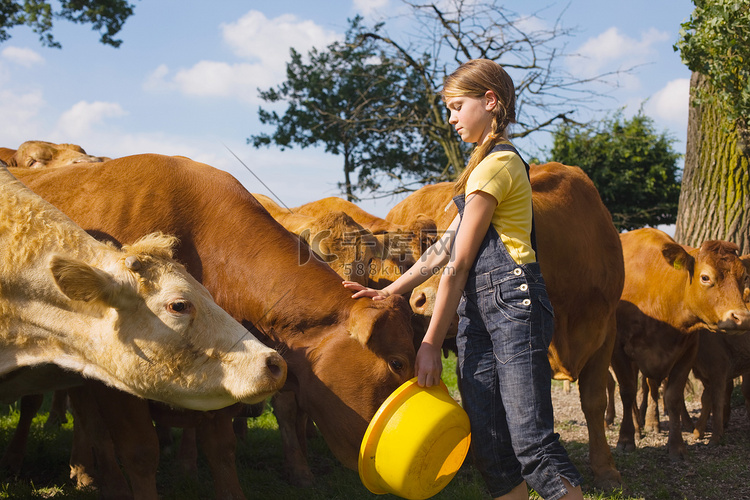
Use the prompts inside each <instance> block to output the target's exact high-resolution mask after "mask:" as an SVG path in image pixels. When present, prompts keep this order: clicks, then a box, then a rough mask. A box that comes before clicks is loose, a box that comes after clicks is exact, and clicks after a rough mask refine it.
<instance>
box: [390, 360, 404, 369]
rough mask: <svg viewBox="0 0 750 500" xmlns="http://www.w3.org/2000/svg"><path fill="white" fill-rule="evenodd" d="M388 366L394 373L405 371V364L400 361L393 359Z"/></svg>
mask: <svg viewBox="0 0 750 500" xmlns="http://www.w3.org/2000/svg"><path fill="white" fill-rule="evenodd" d="M388 364H389V365H390V367H391V370H393V371H394V372H400V371H401V370H403V369H404V363H402V362H401V360H400V359H392V360H390V361H389V362H388Z"/></svg>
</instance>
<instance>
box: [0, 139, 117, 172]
mask: <svg viewBox="0 0 750 500" xmlns="http://www.w3.org/2000/svg"><path fill="white" fill-rule="evenodd" d="M108 159H109V158H105V157H102V156H92V155H90V154H87V153H86V151H84V150H83V148H82V147H81V146H78V145H77V144H54V143H52V142H46V141H26V142H24V143H23V144H21V145H20V146H18V149H17V150H14V149H9V148H0V160H2V161H4V162H5V163H6V165H7V166H9V167H23V168H51V167H64V166H67V165H75V164H77V163H100V162H103V161H106V160H108Z"/></svg>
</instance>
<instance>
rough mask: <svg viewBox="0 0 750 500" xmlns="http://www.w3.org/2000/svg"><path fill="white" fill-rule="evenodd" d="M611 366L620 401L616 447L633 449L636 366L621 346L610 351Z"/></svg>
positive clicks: (636, 384)
mask: <svg viewBox="0 0 750 500" xmlns="http://www.w3.org/2000/svg"><path fill="white" fill-rule="evenodd" d="M612 368H613V369H614V371H615V377H617V382H618V384H620V400H621V401H622V423H621V424H620V435H619V437H618V439H617V449H618V450H622V451H633V450H635V427H634V424H633V420H634V415H633V413H634V411H633V409H634V405H635V400H636V395H637V392H638V367H637V366H636V365H635V363H634V362H633V361H632V360H631V359H630V358H628V356H627V354H625V352H624V350H623V349H622V347H621V346H615V349H614V352H613V353H612Z"/></svg>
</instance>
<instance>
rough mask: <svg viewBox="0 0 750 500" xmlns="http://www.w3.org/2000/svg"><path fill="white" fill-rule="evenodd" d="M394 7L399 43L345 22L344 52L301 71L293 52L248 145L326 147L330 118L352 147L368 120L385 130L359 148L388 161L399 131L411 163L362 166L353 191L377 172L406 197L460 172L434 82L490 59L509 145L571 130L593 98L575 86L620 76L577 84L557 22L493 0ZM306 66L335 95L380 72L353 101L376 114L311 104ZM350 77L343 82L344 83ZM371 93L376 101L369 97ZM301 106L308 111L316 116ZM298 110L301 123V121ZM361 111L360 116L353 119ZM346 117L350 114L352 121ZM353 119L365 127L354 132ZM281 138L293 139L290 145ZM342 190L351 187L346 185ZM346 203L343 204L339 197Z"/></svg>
mask: <svg viewBox="0 0 750 500" xmlns="http://www.w3.org/2000/svg"><path fill="white" fill-rule="evenodd" d="M403 3H404V4H405V5H406V7H407V9H406V10H407V14H404V16H403V19H402V18H399V17H394V18H390V19H389V20H388V22H389V23H392V24H393V25H394V26H401V24H400V23H401V21H405V22H407V23H408V25H409V29H408V30H403V29H399V30H398V31H399V33H401V34H402V35H403V36H404V37H405V38H396V37H392V36H389V35H388V34H387V33H386V30H385V24H384V23H379V24H376V25H374V26H372V27H371V28H367V27H365V26H364V25H363V23H362V20H361V19H360V18H357V19H355V20H354V21H352V25H351V27H350V29H349V31H348V32H347V36H346V40H345V42H344V43H342V44H333V45H331V46H329V47H328V49H327V50H326V51H315V50H314V51H312V52H311V53H310V55H309V57H310V60H311V61H312V62H311V63H306V64H302V63H301V58H300V57H299V55H294V53H293V57H294V58H296V59H293V61H292V62H291V63H290V65H289V67H288V72H287V78H288V81H287V82H286V83H285V84H283V85H282V86H280V87H279V88H278V89H275V90H274V91H273V92H271V91H266V92H265V93H263V94H261V96H262V97H263V98H264V99H265V100H266V101H268V102H279V101H286V102H288V103H289V108H288V109H287V111H286V114H285V116H284V117H279V116H276V115H274V114H273V113H270V112H265V111H264V110H261V120H262V121H264V123H267V124H273V125H277V127H278V128H277V132H276V133H275V134H273V135H272V136H262V135H261V136H255V137H251V138H250V139H248V142H250V143H253V144H255V145H256V146H258V145H261V144H267V145H270V144H272V143H273V144H276V145H278V146H282V147H284V146H289V145H290V144H292V143H297V144H299V145H301V146H303V147H305V145H310V144H314V143H316V141H317V142H320V143H324V144H326V147H327V148H331V147H332V146H331V144H332V143H331V142H330V139H328V138H324V137H323V132H324V131H325V132H328V127H329V125H325V127H324V126H323V123H330V122H329V120H330V117H332V116H336V117H337V119H338V120H339V121H346V122H347V127H348V128H349V132H348V133H349V134H350V135H353V136H355V137H357V140H356V141H355V142H358V141H359V139H361V138H363V137H362V136H359V135H356V134H354V133H353V131H354V130H357V129H359V128H361V127H369V125H368V123H367V122H369V121H372V117H378V123H380V126H379V128H378V130H380V131H386V130H387V131H388V134H387V135H386V136H384V137H389V139H386V140H385V141H384V142H381V143H380V145H378V146H377V147H376V146H375V145H372V146H365V145H362V146H360V147H363V148H369V149H378V150H385V147H387V149H388V151H389V154H390V155H395V154H396V153H395V151H394V147H395V146H396V143H394V140H393V138H394V137H399V132H398V131H399V130H401V131H403V132H402V134H403V135H402V136H401V137H405V138H408V139H407V140H406V141H402V142H403V144H406V145H407V147H410V148H411V149H409V150H408V151H407V157H409V158H412V161H409V162H403V163H402V162H393V161H392V160H391V161H389V162H371V163H370V167H369V170H367V169H363V170H362V171H361V173H364V174H366V175H365V177H362V175H361V174H360V182H359V183H358V186H357V189H362V188H372V187H375V186H377V183H371V182H369V181H368V179H370V180H371V179H373V176H374V172H377V171H380V172H382V173H384V174H385V175H387V176H388V177H389V178H390V179H391V180H392V181H396V182H397V184H398V186H397V187H396V188H395V189H394V188H391V192H390V193H387V194H392V193H397V192H401V191H408V190H412V189H413V187H412V186H411V185H410V184H409V183H408V181H409V180H411V181H413V182H412V184H417V185H418V186H421V185H423V184H425V183H432V182H438V181H445V180H453V179H455V178H456V177H457V176H458V175H459V174H460V173H461V171H462V170H463V168H464V165H465V162H466V154H467V152H468V150H469V149H470V147H469V146H468V145H466V144H464V143H463V142H461V140H460V138H459V137H458V136H457V135H456V133H455V131H454V130H453V127H452V126H451V125H450V124H449V123H448V118H449V117H448V114H447V112H446V109H445V105H444V103H443V102H442V99H441V97H440V94H439V90H440V88H441V87H442V82H443V79H444V77H445V76H446V75H447V74H448V73H450V72H452V71H453V70H454V69H455V68H456V67H458V66H459V65H460V64H461V63H463V62H465V61H467V60H469V59H473V58H487V59H492V60H495V61H498V62H499V63H500V64H502V65H503V66H504V67H505V68H506V69H507V70H508V71H509V72H510V73H511V75H512V76H513V78H514V81H515V84H516V94H517V96H518V97H517V103H516V105H517V117H518V122H519V123H518V124H516V125H515V126H514V127H513V128H512V129H511V131H510V138H511V139H513V138H518V137H527V136H529V135H531V134H533V133H535V132H538V131H543V130H547V131H549V130H551V129H552V128H553V127H554V126H555V125H557V124H559V123H571V124H574V123H576V122H575V121H574V120H573V118H572V116H573V115H574V114H578V113H580V111H581V110H583V109H588V110H590V107H591V105H592V102H594V101H595V100H596V99H595V98H596V97H597V96H598V94H597V93H596V92H595V91H591V90H587V89H589V88H590V87H584V84H586V83H591V82H592V81H600V80H603V79H605V78H606V77H607V76H613V75H615V74H620V73H623V72H626V71H621V72H617V73H612V74H605V75H598V76H596V77H593V78H586V79H581V78H578V77H576V76H574V75H570V74H568V73H567V72H566V71H565V70H564V68H563V67H561V66H562V65H561V64H560V61H562V60H563V59H564V57H565V56H568V55H569V54H566V53H565V52H564V51H563V50H562V49H563V48H564V43H563V42H562V40H563V39H564V38H565V37H567V36H569V34H570V30H568V29H565V28H562V27H561V26H560V22H559V19H558V20H557V21H556V22H555V23H554V24H553V25H552V26H551V27H546V26H548V25H546V24H545V27H541V28H540V27H538V26H540V23H530V22H528V21H529V17H530V16H522V15H519V14H516V13H514V12H511V11H509V10H507V9H505V8H504V7H503V6H502V4H501V2H499V0H490V1H488V2H474V1H470V0H448V1H447V2H441V3H440V4H439V5H438V4H421V3H417V2H412V1H408V0H404V2H403ZM531 17H533V15H532V16H531ZM344 48H346V50H344ZM374 55H377V57H376V58H374V57H373V56H374ZM358 57H360V58H361V57H364V58H365V59H364V60H363V61H359V62H358V61H356V60H355V59H356V58H358ZM337 59H339V60H337ZM298 61H299V62H298ZM373 61H375V62H373ZM314 64H317V66H318V67H319V69H320V70H324V71H325V72H326V73H327V75H328V78H327V79H326V81H325V82H324V85H325V86H327V88H328V89H333V88H335V89H337V91H338V92H341V90H340V89H339V87H341V88H343V89H344V90H346V89H347V88H348V86H347V85H343V84H342V83H340V82H339V80H342V81H346V80H352V79H354V80H357V79H360V78H362V76H361V75H359V73H360V72H361V71H362V68H366V69H367V71H368V72H369V73H371V74H370V75H364V76H367V77H368V78H373V77H374V73H373V70H374V69H375V68H380V70H381V71H380V73H378V76H379V77H380V78H382V84H378V85H376V86H373V87H371V86H369V85H358V88H360V89H362V90H363V91H366V92H368V94H362V95H361V96H360V99H362V100H365V101H369V102H371V103H373V105H374V103H377V105H376V106H375V107H372V106H369V107H367V108H360V107H357V106H354V105H353V104H352V103H353V101H352V100H351V98H350V96H347V97H346V98H345V99H340V100H336V99H330V98H328V100H326V101H324V100H323V99H322V98H321V99H318V97H317V95H319V94H321V93H322V92H324V91H326V88H323V89H322V90H321V89H320V88H319V87H321V81H320V80H319V79H318V78H312V79H310V78H309V77H308V76H309V75H308V74H307V69H306V68H307V67H309V66H312V65H314ZM350 71H351V72H353V74H347V72H350ZM381 89H383V90H384V91H385V94H382V95H381V94H377V92H379V91H380V90H381ZM310 103H315V104H316V107H313V106H311V105H309V104H310ZM389 104H390V105H389ZM343 105H346V107H345V106H343ZM326 106H330V108H329V107H326ZM303 108H304V109H306V110H307V111H309V114H302V109H303ZM362 110H366V111H367V113H363V112H360V111H362ZM353 111H356V112H358V114H353V113H352V112H353ZM363 119H364V120H365V122H363V123H361V124H360V123H359V122H360V120H363ZM321 120H324V121H321ZM290 131H293V132H294V134H296V136H297V138H292V135H291V134H290V133H289V132H290ZM338 137H339V139H337V140H339V141H341V142H339V145H343V144H344V141H342V140H341V138H342V137H343V135H341V134H339V136H338ZM369 137H370V138H369V139H367V140H370V141H376V140H378V138H379V137H381V136H380V135H371V136H369ZM417 138H418V139H417ZM258 139H261V141H259V140H258ZM298 139H299V140H298ZM307 142H309V144H306V143H307ZM347 142H348V141H347ZM348 143H350V144H351V142H348ZM336 147H337V148H338V147H339V146H336ZM336 150H337V151H338V149H336ZM397 157H398V156H397ZM356 160H357V159H356V158H355V161H354V162H349V163H347V161H346V159H345V167H344V168H345V172H350V173H351V172H353V171H354V169H359V168H360V167H359V166H358V163H357V161H356ZM344 185H345V186H351V182H350V180H349V178H348V177H347V178H346V182H345V183H344ZM390 186H392V184H390ZM347 194H348V195H350V193H349V192H348V191H347Z"/></svg>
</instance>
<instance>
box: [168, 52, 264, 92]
mask: <svg viewBox="0 0 750 500" xmlns="http://www.w3.org/2000/svg"><path fill="white" fill-rule="evenodd" d="M174 83H175V84H177V86H178V87H179V89H180V90H181V91H182V92H183V93H185V94H188V95H198V96H219V97H237V98H239V99H240V100H243V101H250V102H256V101H257V93H258V90H257V89H258V88H259V87H260V88H265V87H269V86H271V85H273V84H274V83H275V80H274V79H272V78H271V76H270V75H269V74H268V73H267V72H265V71H264V67H263V66H262V65H260V64H246V63H239V64H228V63H224V62H216V61H201V62H199V63H197V64H196V65H194V66H193V67H192V68H189V69H184V70H180V71H178V72H177V73H176V74H175V76H174Z"/></svg>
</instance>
